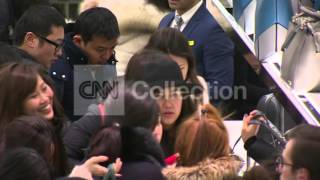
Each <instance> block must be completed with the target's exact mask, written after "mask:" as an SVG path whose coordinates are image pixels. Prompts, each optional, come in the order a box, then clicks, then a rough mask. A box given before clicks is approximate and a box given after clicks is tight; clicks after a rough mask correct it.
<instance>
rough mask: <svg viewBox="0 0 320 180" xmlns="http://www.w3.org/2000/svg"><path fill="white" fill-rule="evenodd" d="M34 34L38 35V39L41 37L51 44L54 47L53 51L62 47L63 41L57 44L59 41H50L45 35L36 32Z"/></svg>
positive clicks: (57, 50)
mask: <svg viewBox="0 0 320 180" xmlns="http://www.w3.org/2000/svg"><path fill="white" fill-rule="evenodd" d="M34 34H35V35H36V36H38V37H39V38H40V39H42V40H44V41H46V42H47V43H49V44H51V45H53V46H54V47H55V49H54V51H55V53H57V52H59V51H60V50H61V49H62V47H63V45H64V43H61V44H59V43H56V42H54V41H51V40H49V39H47V38H46V37H43V36H40V35H38V34H36V33H34Z"/></svg>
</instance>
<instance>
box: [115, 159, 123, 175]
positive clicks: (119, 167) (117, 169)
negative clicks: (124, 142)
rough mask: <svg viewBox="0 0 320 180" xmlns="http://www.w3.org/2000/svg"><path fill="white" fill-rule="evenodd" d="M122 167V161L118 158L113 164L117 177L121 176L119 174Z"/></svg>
mask: <svg viewBox="0 0 320 180" xmlns="http://www.w3.org/2000/svg"><path fill="white" fill-rule="evenodd" d="M121 167H122V161H121V160H120V158H117V159H116V162H115V163H114V164H113V168H114V171H115V173H116V176H121V175H120V174H119V172H120V170H121Z"/></svg>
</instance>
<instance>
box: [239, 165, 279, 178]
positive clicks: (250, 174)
mask: <svg viewBox="0 0 320 180" xmlns="http://www.w3.org/2000/svg"><path fill="white" fill-rule="evenodd" d="M242 179H243V180H272V179H273V178H272V177H271V175H270V172H269V171H267V170H266V169H265V168H264V167H262V166H253V167H252V168H251V169H250V170H249V171H246V172H245V173H244V175H243V177H242Z"/></svg>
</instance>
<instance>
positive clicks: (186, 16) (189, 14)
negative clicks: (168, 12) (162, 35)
mask: <svg viewBox="0 0 320 180" xmlns="http://www.w3.org/2000/svg"><path fill="white" fill-rule="evenodd" d="M202 3H203V0H201V1H199V2H198V3H197V4H196V5H194V6H193V7H192V8H191V9H189V10H188V11H187V12H185V13H183V14H182V15H181V18H182V20H183V24H182V25H181V28H180V31H182V30H183V29H184V28H185V27H186V26H187V24H188V22H189V21H190V19H191V18H192V16H193V15H194V14H195V13H196V11H197V10H198V9H199V8H200V6H201V5H202ZM177 14H178V12H177V11H175V13H174V15H175V16H176V15H177ZM175 25H176V22H175V21H172V23H171V25H170V27H172V28H173V27H174V26H175Z"/></svg>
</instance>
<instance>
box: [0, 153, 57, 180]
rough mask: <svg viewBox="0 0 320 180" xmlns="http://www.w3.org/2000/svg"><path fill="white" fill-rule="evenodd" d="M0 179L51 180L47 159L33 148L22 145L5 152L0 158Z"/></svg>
mask: <svg viewBox="0 0 320 180" xmlns="http://www.w3.org/2000/svg"><path fill="white" fill-rule="evenodd" d="M0 179H10V180H22V179H32V180H51V179H53V178H52V176H51V174H50V170H49V166H48V164H47V163H46V161H45V160H44V159H43V158H42V157H41V156H40V155H39V154H38V153H37V152H36V151H35V150H33V149H30V148H25V147H20V148H15V149H12V150H9V151H6V152H4V154H3V155H2V156H1V159H0Z"/></svg>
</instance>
